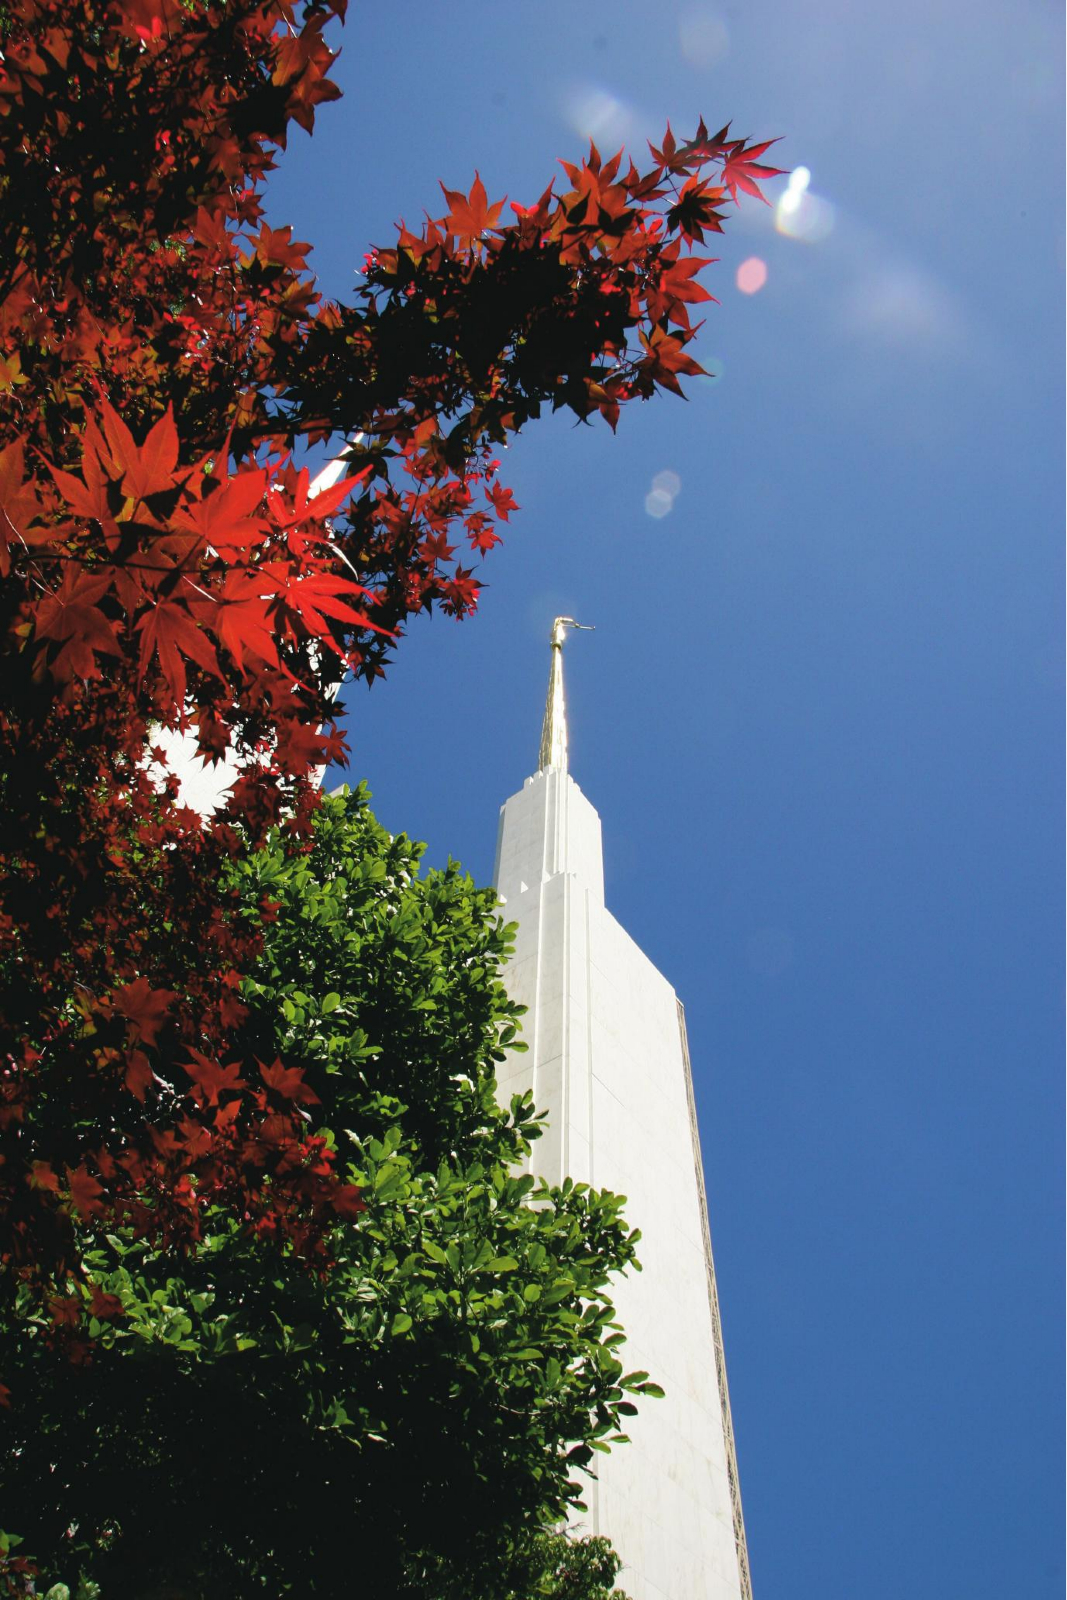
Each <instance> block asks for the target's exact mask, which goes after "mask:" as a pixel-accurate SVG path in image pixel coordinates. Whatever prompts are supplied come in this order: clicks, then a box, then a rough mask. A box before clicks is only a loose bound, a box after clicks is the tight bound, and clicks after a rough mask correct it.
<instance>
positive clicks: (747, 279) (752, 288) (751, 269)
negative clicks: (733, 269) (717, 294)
mask: <svg viewBox="0 0 1067 1600" xmlns="http://www.w3.org/2000/svg"><path fill="white" fill-rule="evenodd" d="M736 282H737V287H738V288H739V289H740V291H741V293H742V294H759V292H760V290H761V289H762V288H763V285H764V284H765V283H766V282H767V263H766V261H761V260H760V258H759V256H749V258H748V260H747V261H742V263H741V265H740V266H739V267H738V269H737V278H736Z"/></svg>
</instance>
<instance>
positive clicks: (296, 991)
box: [0, 790, 655, 1600]
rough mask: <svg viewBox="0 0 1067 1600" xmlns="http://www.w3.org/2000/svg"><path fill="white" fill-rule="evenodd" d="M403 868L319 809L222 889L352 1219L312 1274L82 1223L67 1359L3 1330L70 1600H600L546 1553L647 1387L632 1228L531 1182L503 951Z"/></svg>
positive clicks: (570, 1564) (44, 1544)
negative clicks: (75, 1335)
mask: <svg viewBox="0 0 1067 1600" xmlns="http://www.w3.org/2000/svg"><path fill="white" fill-rule="evenodd" d="M419 855H420V847H418V846H416V845H413V844H412V843H411V842H410V841H409V840H408V839H406V838H405V837H403V836H399V837H397V838H393V837H391V836H390V835H388V834H387V833H385V832H384V830H382V829H381V828H380V827H379V826H378V824H377V823H376V822H375V820H374V818H373V816H372V815H371V813H370V810H369V808H368V805H367V798H366V795H365V792H363V791H362V790H360V791H358V792H356V793H354V794H346V795H342V796H338V797H336V798H332V799H329V800H326V801H325V802H324V804H323V806H322V809H321V811H320V813H319V815H318V817H317V819H316V823H315V828H314V832H313V835H312V839H311V843H310V848H309V850H308V853H306V854H305V855H304V856H303V857H300V858H294V857H293V856H292V854H291V853H287V852H286V851H285V850H284V849H282V848H280V847H279V848H277V849H275V848H274V845H273V842H268V845H267V846H266V848H265V849H263V850H261V851H260V852H258V853H257V854H255V855H252V856H249V857H246V858H243V859H242V858H238V859H237V860H235V862H234V864H233V867H232V871H233V873H234V875H235V879H236V885H237V889H238V892H239V894H240V896H241V898H242V900H243V902H244V903H245V904H246V905H247V906H248V908H249V915H254V914H255V915H258V908H259V907H260V905H261V902H262V900H263V897H264V895H268V896H269V897H270V900H271V902H272V903H273V904H274V905H276V906H277V915H276V917H275V919H274V920H273V921H272V922H270V923H268V924H267V926H266V927H265V928H264V934H263V949H262V953H261V956H260V959H259V962H258V964H257V966H256V968H255V970H254V972H253V974H252V975H251V976H250V977H249V978H247V979H246V980H245V984H244V988H243V991H242V999H243V1001H244V1003H245V1004H246V1005H247V1006H248V1013H249V1014H248V1017H247V1019H246V1022H245V1027H246V1028H247V1029H248V1032H249V1039H250V1041H251V1043H250V1049H252V1050H254V1051H256V1052H261V1059H262V1060H263V1061H271V1060H273V1059H274V1058H275V1057H276V1056H277V1055H278V1054H279V1053H282V1052H284V1056H285V1059H286V1060H289V1061H298V1062H300V1064H301V1068H302V1076H301V1077H300V1078H299V1080H298V1085H297V1087H298V1094H299V1103H300V1109H301V1112H302V1114H303V1115H305V1116H306V1117H307V1118H308V1119H309V1123H310V1128H311V1129H312V1130H313V1137H314V1138H316V1139H322V1140H323V1141H324V1144H325V1146H326V1147H327V1148H329V1149H330V1150H332V1151H333V1152H335V1154H334V1160H335V1161H336V1162H337V1163H338V1164H339V1165H340V1166H341V1168H342V1170H343V1171H344V1172H345V1174H346V1176H347V1178H348V1179H349V1180H350V1182H351V1183H353V1184H355V1185H358V1186H359V1188H360V1191H361V1193H362V1199H363V1203H364V1205H365V1210H364V1211H363V1212H362V1213H360V1214H359V1215H358V1216H356V1217H354V1218H353V1220H352V1221H350V1222H346V1223H343V1224H339V1225H338V1226H337V1227H336V1228H335V1229H334V1231H333V1233H332V1234H331V1236H330V1238H329V1262H328V1264H327V1265H326V1267H325V1268H323V1267H321V1266H320V1267H319V1268H317V1269H314V1270H312V1269H310V1268H309V1266H308V1265H307V1263H306V1262H304V1261H302V1260H301V1259H300V1257H299V1255H298V1254H297V1253H296V1252H295V1251H294V1250H293V1248H292V1247H291V1246H283V1247H282V1248H279V1246H278V1243H277V1241H276V1240H275V1239H274V1238H273V1237H271V1236H269V1235H265V1234H264V1233H263V1231H262V1230H260V1231H259V1232H258V1233H257V1232H256V1231H255V1230H254V1229H249V1228H248V1227H245V1226H242V1225H241V1222H240V1221H239V1219H237V1218H236V1217H235V1216H234V1214H233V1212H232V1210H231V1209H224V1208H221V1207H220V1208H219V1209H218V1212H217V1214H212V1213H209V1215H208V1220H207V1224H206V1228H205V1232H204V1234H203V1237H202V1238H201V1240H200V1243H199V1245H198V1246H197V1247H196V1249H195V1250H194V1251H192V1252H191V1253H190V1254H189V1255H188V1257H187V1258H186V1259H185V1261H184V1262H182V1263H178V1264H176V1262H175V1258H174V1255H173V1252H171V1253H170V1254H168V1255H165V1254H163V1253H162V1252H160V1251H158V1250H156V1249H155V1248H154V1247H153V1246H152V1245H151V1244H150V1243H149V1242H147V1241H146V1240H144V1239H137V1238H135V1237H133V1236H132V1234H131V1235H130V1236H129V1237H125V1236H121V1235H119V1234H114V1233H112V1234H107V1235H105V1234H100V1235H94V1234H92V1233H91V1231H90V1226H89V1225H86V1230H85V1235H84V1238H83V1241H82V1259H83V1260H84V1261H85V1263H86V1265H87V1267H88V1268H89V1270H90V1273H91V1277H92V1287H91V1288H90V1287H89V1286H88V1285H87V1284H86V1283H78V1282H75V1281H71V1282H70V1284H69V1286H68V1290H69V1293H68V1298H69V1301H70V1302H71V1308H72V1310H71V1314H72V1319H73V1313H74V1309H75V1304H76V1307H77V1312H78V1316H79V1318H80V1319H81V1320H82V1321H83V1322H84V1321H86V1320H88V1331H89V1334H90V1338H91V1347H92V1358H91V1360H90V1361H89V1363H88V1364H87V1365H81V1366H79V1365H74V1364H72V1363H71V1361H70V1359H69V1351H67V1350H65V1349H63V1348H61V1347H60V1346H59V1345H57V1343H56V1341H55V1338H54V1332H55V1328H56V1326H57V1323H59V1324H61V1323H62V1320H63V1306H62V1304H60V1306H59V1314H58V1317H57V1308H56V1304H55V1303H53V1305H52V1306H51V1307H50V1308H49V1311H48V1312H47V1313H46V1312H44V1311H41V1310H39V1309H38V1308H37V1306H36V1302H35V1301H34V1300H33V1298H32V1297H31V1296H30V1294H29V1293H28V1291H27V1293H26V1298H25V1303H24V1316H23V1317H22V1318H20V1319H17V1320H16V1321H15V1322H14V1323H13V1324H9V1326H8V1328H7V1331H6V1332H5V1333H4V1335H3V1341H2V1342H3V1344H4V1346H6V1348H4V1349H3V1350H2V1352H0V1354H2V1356H3V1359H4V1365H5V1367H6V1368H7V1370H9V1371H11V1372H12V1373H13V1375H14V1377H15V1380H16V1381H15V1382H14V1383H13V1384H12V1409H11V1411H10V1412H9V1413H8V1419H9V1420H8V1431H7V1435H6V1439H7V1443H6V1447H5V1450H4V1453H3V1458H2V1470H3V1474H4V1477H5V1478H6V1482H5V1483H4V1484H3V1499H4V1505H5V1517H6V1518H8V1519H9V1524H10V1526H13V1527H17V1528H18V1529H19V1530H20V1532H21V1533H22V1534H23V1536H24V1538H25V1541H26V1549H27V1550H28V1551H29V1552H30V1554H31V1555H32V1556H33V1557H34V1558H35V1559H36V1560H37V1561H38V1562H39V1563H40V1567H41V1573H42V1577H47V1579H48V1581H49V1582H63V1583H66V1584H67V1585H68V1586H69V1588H70V1591H71V1593H72V1594H73V1593H75V1591H76V1586H77V1584H78V1581H79V1578H80V1577H81V1578H83V1579H85V1580H87V1581H91V1582H93V1583H98V1584H99V1585H100V1586H101V1594H102V1600H113V1597H118V1596H122V1597H123V1600H127V1597H131V1596H132V1597H137V1596H143V1597H144V1600H151V1597H153V1596H158V1597H163V1596H172V1597H187V1600H193V1597H199V1596H205V1597H206V1596H207V1595H209V1594H211V1595H217V1594H219V1593H222V1592H227V1593H233V1594H234V1595H244V1594H271V1595H274V1594H284V1593H301V1594H319V1593H322V1594H326V1593H331V1594H333V1593H336V1592H338V1591H339V1589H340V1586H342V1585H347V1586H349V1587H351V1588H356V1587H357V1586H362V1585H363V1584H365V1583H366V1584H368V1585H369V1584H371V1583H373V1584H374V1585H375V1587H376V1589H377V1591H378V1592H380V1593H383V1594H389V1595H397V1596H411V1597H412V1600H414V1597H420V1600H423V1597H424V1600H432V1597H436V1600H449V1597H451V1596H457V1597H458V1596H459V1595H460V1594H462V1595H464V1596H465V1597H466V1596H473V1595H477V1596H483V1597H485V1600H490V1597H493V1596H499V1597H500V1600H508V1597H515V1600H517V1592H518V1591H517V1590H516V1587H515V1584H516V1583H520V1584H522V1585H523V1586H524V1588H523V1593H524V1594H525V1592H526V1589H527V1588H528V1589H529V1593H530V1594H531V1595H544V1596H558V1597H559V1600H579V1597H583V1600H584V1597H586V1596H588V1597H589V1600H598V1597H599V1596H601V1595H603V1596H606V1595H607V1594H608V1591H609V1589H610V1581H611V1577H612V1575H613V1572H612V1571H609V1570H608V1569H609V1567H610V1566H611V1558H610V1551H609V1552H606V1553H605V1552H603V1551H599V1552H598V1550H597V1549H595V1548H593V1547H590V1546H587V1545H586V1544H583V1543H579V1544H577V1545H571V1544H570V1543H569V1542H568V1541H562V1543H561V1542H560V1540H558V1539H556V1538H555V1537H554V1536H553V1537H549V1536H548V1534H547V1532H546V1533H545V1538H547V1539H548V1543H547V1544H546V1543H545V1542H544V1540H543V1539H542V1536H541V1535H540V1534H538V1533H537V1530H538V1529H543V1530H547V1529H548V1528H549V1527H550V1525H551V1524H553V1523H556V1522H558V1521H559V1520H560V1519H561V1518H562V1517H563V1516H564V1515H565V1514H566V1510H567V1507H568V1506H569V1505H573V1504H575V1503H576V1502H578V1500H579V1498H580V1493H581V1489H580V1480H581V1477H582V1469H583V1468H585V1467H586V1466H587V1464H588V1463H590V1462H591V1461H593V1460H594V1459H595V1452H596V1451H598V1450H601V1449H604V1448H605V1447H607V1446H608V1445H610V1444H611V1443H612V1442H615V1441H617V1440H619V1439H620V1437H621V1436H622V1430H623V1428H624V1427H625V1419H626V1416H627V1415H628V1414H629V1413H631V1412H632V1410H633V1403H632V1398H631V1397H632V1395H633V1394H634V1393H635V1392H640V1391H644V1392H649V1391H654V1387H655V1386H654V1385H652V1384H650V1383H648V1381H647V1377H646V1375H645V1374H643V1373H638V1374H625V1371H624V1367H623V1365H622V1363H621V1361H620V1358H619V1353H618V1347H619V1345H620V1343H621V1342H622V1335H621V1332H620V1331H619V1330H618V1328H617V1327H616V1325H615V1323H614V1313H613V1307H612V1304H611V1299H610V1289H609V1274H610V1273H612V1272H613V1271H617V1270H619V1269H623V1268H626V1267H628V1266H632V1265H633V1263H634V1245H635V1241H636V1235H635V1234H633V1233H632V1232H630V1231H629V1230H628V1229H627V1227H626V1225H625V1223H624V1221H623V1220H622V1217H621V1213H620V1207H621V1200H620V1199H619V1197H617V1196H614V1195H610V1194H605V1193H597V1192H594V1191H591V1190H590V1189H589V1188H587V1187H586V1186H585V1185H582V1184H577V1185H576V1184H571V1183H570V1182H567V1183H565V1184H564V1185H563V1186H562V1188H558V1189H547V1188H545V1187H544V1186H542V1185H540V1184H538V1183H537V1182H535V1179H534V1178H533V1177H531V1176H528V1175H523V1174H522V1172H521V1170H520V1167H521V1164H522V1161H523V1158H524V1156H526V1155H527V1154H528V1153H529V1152H530V1149H531V1144H532V1141H533V1140H534V1138H535V1137H536V1135H537V1133H538V1131H539V1130H538V1123H537V1118H536V1114H535V1112H534V1109H533V1107H532V1106H531V1105H530V1103H529V1100H528V1099H525V1100H515V1101H514V1102H513V1103H512V1105H511V1107H510V1108H509V1109H507V1110H503V1109H500V1108H499V1107H498V1106H497V1104H496V1100H495V1095H494V1088H495V1084H494V1073H495V1068H496V1065H497V1063H498V1062H499V1061H500V1059H501V1058H502V1052H503V1051H504V1050H505V1049H506V1048H508V1047H511V1046H512V1045H513V1043H514V1041H515V1030H516V1028H517V1026H518V1023H519V1017H518V1013H517V1011H516V1008H515V1006H514V1005H513V1004H512V1003H511V1002H510V1001H509V1000H508V998H507V996H506V993H505V991H504V989H503V987H502V984H501V982H500V967H501V963H502V961H503V959H504V956H505V954H506V952H507V949H508V943H509V940H508V932H507V930H505V929H504V928H503V927H502V926H501V924H500V921H499V917H498V915H497V908H496V905H495V901H494V897H493V895H492V893H491V892H488V891H485V890H478V889H476V888H475V887H474V885H473V884H472V882H471V880H470V879H469V878H468V877H466V876H465V875H464V874H463V873H462V872H461V871H460V870H459V868H458V867H456V866H454V865H450V866H449V867H448V868H447V869H446V870H445V871H443V872H430V873H428V874H426V875H424V876H420V874H419ZM294 1083H295V1085H296V1080H295V1081H294ZM71 1529H73V1530H74V1531H73V1532H71V1531H70V1530H71ZM535 1536H536V1537H535ZM583 1552H584V1553H583ZM550 1557H551V1559H550ZM538 1574H539V1575H538ZM598 1574H599V1575H600V1576H598ZM605 1574H606V1577H604V1575H605ZM601 1577H604V1582H601ZM535 1580H536V1584H537V1585H538V1586H537V1587H530V1585H532V1584H534V1582H535ZM582 1584H584V1585H585V1587H582V1586H581V1585H582ZM553 1585H555V1586H554V1587H553ZM576 1585H577V1586H576ZM46 1588H47V1583H43V1582H41V1581H39V1582H38V1589H39V1591H40V1592H44V1590H45V1589H46Z"/></svg>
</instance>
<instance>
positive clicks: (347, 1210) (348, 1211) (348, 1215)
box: [331, 1183, 367, 1222]
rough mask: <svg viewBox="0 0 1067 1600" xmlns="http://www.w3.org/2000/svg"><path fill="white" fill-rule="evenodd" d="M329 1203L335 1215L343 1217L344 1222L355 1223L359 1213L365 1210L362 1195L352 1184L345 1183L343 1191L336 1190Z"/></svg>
mask: <svg viewBox="0 0 1067 1600" xmlns="http://www.w3.org/2000/svg"><path fill="white" fill-rule="evenodd" d="M331 1203H332V1205H333V1208H334V1210H335V1211H336V1212H337V1215H338V1216H339V1217H344V1219H345V1221H346V1222H355V1220H356V1218H357V1217H358V1216H359V1214H360V1212H361V1211H366V1209H367V1207H366V1204H365V1203H364V1200H363V1195H362V1194H361V1192H360V1190H359V1187H358V1186H357V1185H356V1184H354V1183H346V1184H345V1186H344V1188H343V1189H338V1190H337V1193H336V1194H334V1195H333V1196H332V1200H331Z"/></svg>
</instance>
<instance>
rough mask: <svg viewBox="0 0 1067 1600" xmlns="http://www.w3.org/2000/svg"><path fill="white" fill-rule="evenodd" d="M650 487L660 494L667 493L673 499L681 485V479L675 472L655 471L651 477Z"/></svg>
mask: <svg viewBox="0 0 1067 1600" xmlns="http://www.w3.org/2000/svg"><path fill="white" fill-rule="evenodd" d="M652 487H653V489H654V490H658V491H659V493H660V494H669V495H670V497H671V499H672V500H673V499H674V497H675V495H676V494H678V492H679V491H680V489H681V487H682V480H681V478H680V477H679V476H678V474H677V473H676V472H657V473H656V476H655V477H654V478H653V479H652Z"/></svg>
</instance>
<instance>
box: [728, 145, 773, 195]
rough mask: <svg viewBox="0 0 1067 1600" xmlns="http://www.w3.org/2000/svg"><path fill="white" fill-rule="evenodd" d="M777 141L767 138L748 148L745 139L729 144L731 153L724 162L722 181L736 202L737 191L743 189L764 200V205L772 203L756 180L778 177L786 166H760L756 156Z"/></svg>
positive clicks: (746, 192)
mask: <svg viewBox="0 0 1067 1600" xmlns="http://www.w3.org/2000/svg"><path fill="white" fill-rule="evenodd" d="M777 143H778V140H777V139H765V140H764V141H763V143H762V144H752V145H749V146H748V148H747V149H746V148H745V143H744V140H737V141H736V142H735V143H734V144H732V145H730V146H729V150H730V153H729V155H728V156H727V157H726V160H725V161H724V162H723V167H722V181H723V184H724V185H725V187H726V188H727V189H729V191H730V194H731V196H732V198H733V200H734V201H735V203H736V201H737V191H738V189H741V190H743V191H744V193H745V194H751V195H754V196H755V198H756V199H757V200H762V201H763V203H764V205H770V201H769V200H768V199H767V196H766V195H765V194H764V193H763V190H762V189H761V188H760V186H759V183H758V182H757V181H756V180H757V179H758V178H777V177H779V176H780V175H781V173H782V172H783V171H784V168H782V167H766V166H760V165H759V163H758V162H757V161H756V160H755V159H754V158H755V157H756V156H761V155H762V154H763V152H764V151H765V150H769V149H770V148H771V145H772V144H777Z"/></svg>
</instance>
